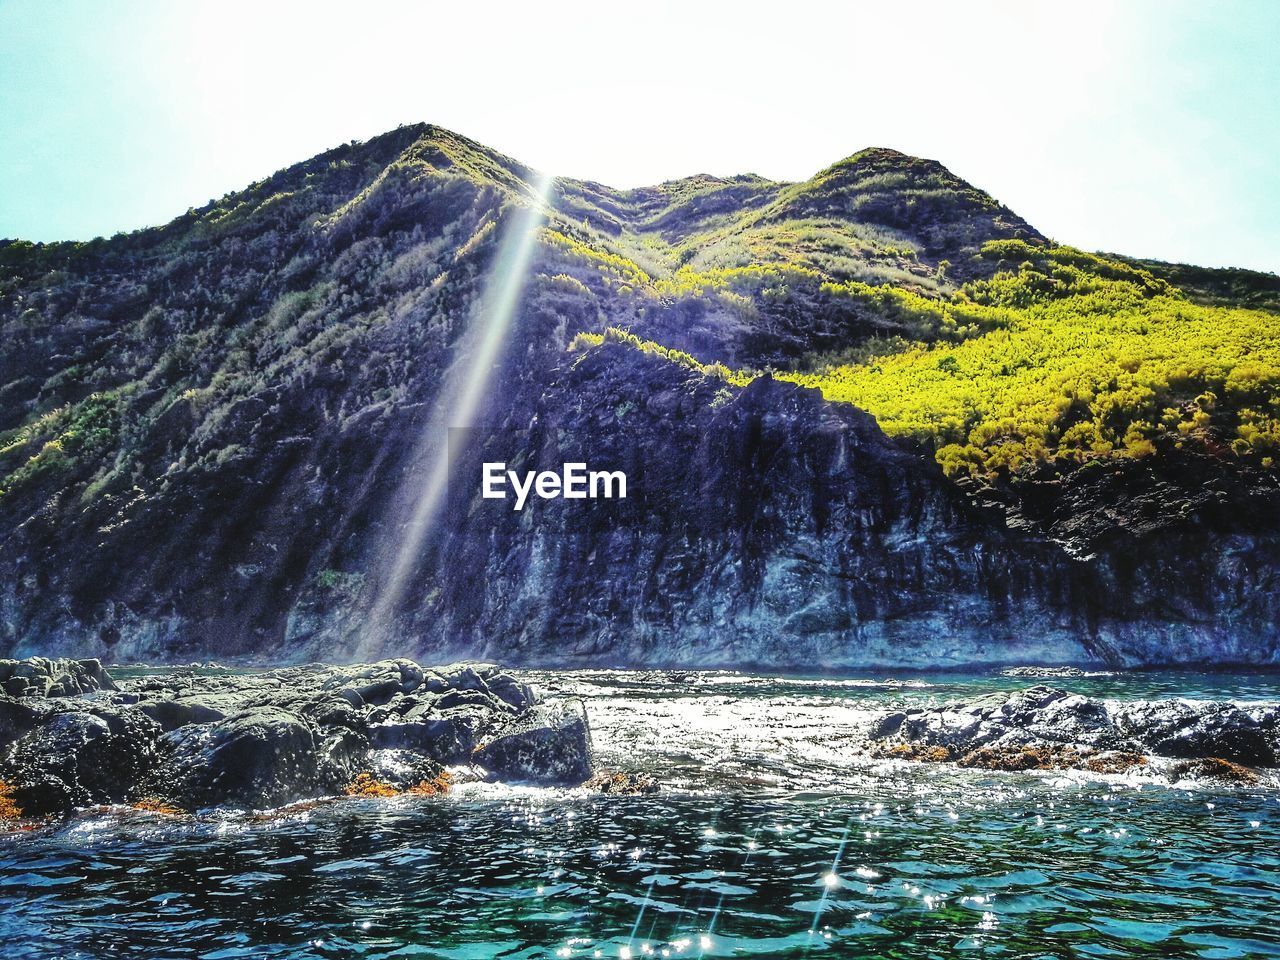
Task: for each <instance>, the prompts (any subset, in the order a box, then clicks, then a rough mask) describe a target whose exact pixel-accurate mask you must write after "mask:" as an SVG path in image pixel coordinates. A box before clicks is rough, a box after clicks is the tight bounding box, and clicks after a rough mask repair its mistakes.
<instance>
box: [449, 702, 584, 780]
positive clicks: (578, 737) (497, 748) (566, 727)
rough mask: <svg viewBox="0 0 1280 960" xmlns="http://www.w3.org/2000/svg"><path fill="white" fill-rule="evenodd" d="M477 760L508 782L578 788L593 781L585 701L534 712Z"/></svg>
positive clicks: (488, 745) (487, 743) (479, 749)
mask: <svg viewBox="0 0 1280 960" xmlns="http://www.w3.org/2000/svg"><path fill="white" fill-rule="evenodd" d="M473 756H474V759H475V761H476V762H477V763H479V764H480V765H481V766H482V767H484V768H485V769H486V770H488V771H490V772H491V773H494V774H497V775H498V776H499V777H501V778H502V779H510V780H523V781H527V782H529V783H542V784H557V785H567V786H576V785H577V784H580V783H583V782H584V781H586V780H588V779H590V777H591V769H592V768H591V731H590V728H589V726H588V724H587V711H586V708H585V707H584V706H583V704H582V701H580V700H573V701H570V702H568V703H564V704H559V705H556V706H554V707H551V706H541V705H539V706H535V707H532V708H531V709H530V710H529V711H527V712H526V713H525V714H523V715H522V716H521V717H520V718H519V719H518V720H517V721H516V722H515V724H513V725H512V726H511V727H510V728H508V729H506V730H504V731H503V732H502V733H499V734H498V735H496V736H494V737H492V738H490V739H489V740H487V741H485V742H484V743H483V744H481V745H480V746H479V747H477V748H476V750H475V753H474V754H473Z"/></svg>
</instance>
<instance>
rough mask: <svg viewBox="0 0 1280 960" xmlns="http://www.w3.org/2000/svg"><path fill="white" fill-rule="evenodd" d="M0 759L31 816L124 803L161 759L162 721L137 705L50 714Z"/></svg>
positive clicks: (3, 776) (0, 773)
mask: <svg viewBox="0 0 1280 960" xmlns="http://www.w3.org/2000/svg"><path fill="white" fill-rule="evenodd" d="M39 721H40V722H39V723H38V724H37V725H36V726H35V727H34V729H32V730H30V731H29V732H28V733H26V734H25V735H23V736H21V737H20V738H19V739H18V740H17V741H16V742H14V743H13V744H12V745H11V746H10V747H9V749H8V750H7V751H5V753H4V757H3V760H0V780H3V781H5V782H6V783H8V784H9V785H10V786H11V787H12V788H13V797H14V800H15V802H16V803H17V804H18V806H19V807H20V808H21V809H22V810H23V811H24V812H25V813H27V814H31V815H42V814H48V813H57V812H63V811H67V810H71V809H73V808H75V807H84V806H89V805H92V804H107V803H121V802H124V801H125V800H127V799H129V798H130V797H131V796H132V794H133V792H134V787H135V785H136V784H138V783H139V782H140V781H142V780H143V779H145V778H146V777H147V775H148V774H150V772H151V771H152V770H153V769H154V767H155V766H156V764H157V762H158V750H157V748H158V742H159V738H160V736H161V730H160V726H159V724H157V723H156V722H155V721H153V720H152V719H151V718H149V717H147V716H145V715H144V714H142V713H141V712H140V711H137V710H134V709H132V708H113V707H109V706H100V707H92V708H89V709H69V710H59V711H56V712H51V713H46V714H44V715H43V716H41V717H40V718H39Z"/></svg>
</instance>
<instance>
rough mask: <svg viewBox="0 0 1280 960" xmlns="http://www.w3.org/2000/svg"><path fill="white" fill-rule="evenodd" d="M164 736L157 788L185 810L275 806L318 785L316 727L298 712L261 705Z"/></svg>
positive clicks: (313, 792)
mask: <svg viewBox="0 0 1280 960" xmlns="http://www.w3.org/2000/svg"><path fill="white" fill-rule="evenodd" d="M164 739H165V746H166V747H167V748H168V752H169V755H168V757H167V758H166V759H165V761H164V763H163V765H162V766H161V769H160V772H159V777H158V778H157V780H158V789H157V792H159V793H161V794H162V795H163V796H164V797H165V798H166V799H171V800H173V801H175V802H176V803H178V804H180V805H181V806H183V807H185V808H187V809H189V810H194V809H200V808H203V807H215V806H223V805H231V806H239V807H248V808H252V809H261V808H264V807H276V806H280V805H281V804H284V803H289V802H290V801H293V800H299V799H301V798H303V797H308V796H315V795H316V794H317V793H318V792H319V790H320V788H321V782H320V781H321V777H320V762H319V754H318V750H317V743H316V733H315V730H314V729H313V728H312V727H311V725H310V724H309V723H307V722H306V721H305V720H303V719H302V718H301V717H299V716H298V715H297V714H293V713H288V712H287V711H284V710H278V709H275V708H273V707H261V708H259V709H256V710H250V711H247V712H245V713H242V714H239V715H237V716H234V717H230V718H228V719H227V720H223V721H220V722H218V723H208V724H192V725H190V726H186V727H180V728H179V729H177V730H175V731H173V732H172V733H167V734H165V737H164Z"/></svg>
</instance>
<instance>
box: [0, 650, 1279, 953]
mask: <svg viewBox="0 0 1280 960" xmlns="http://www.w3.org/2000/svg"><path fill="white" fill-rule="evenodd" d="M531 679H532V680H533V681H534V682H535V683H537V684H538V685H539V686H541V687H542V688H543V689H544V690H546V691H548V692H551V693H560V694H570V693H572V694H577V695H582V696H584V697H586V698H587V701H588V709H589V710H590V712H591V716H592V720H593V732H594V735H595V737H596V740H597V745H598V748H599V752H600V755H601V761H602V763H603V764H604V765H611V766H614V767H625V768H636V767H638V768H640V769H643V770H646V771H648V772H650V773H652V774H655V775H657V776H658V777H659V778H660V780H661V781H662V782H663V785H664V791H663V792H662V793H659V794H656V795H651V796H643V797H624V796H599V795H591V794H588V793H586V792H584V791H554V790H538V789H533V788H521V787H510V786H508V787H502V786H496V785H473V786H469V787H465V788H463V789H461V790H459V791H457V792H455V793H454V794H452V795H450V796H449V797H446V798H442V799H413V800H407V799H392V800H386V799H369V800H364V799H361V800H350V801H344V802H340V803H334V804H324V805H319V806H315V807H312V808H310V809H306V810H299V811H295V812H283V813H280V814H278V815H275V816H269V817H265V818H264V817H251V816H246V815H242V814H231V813H228V814H225V815H221V816H218V817H209V818H204V819H199V820H193V819H174V818H166V817H163V816H159V815H154V814H125V813H116V814H102V813H90V814H85V815H82V816H81V817H78V818H76V819H74V820H72V821H70V822H68V823H65V824H63V825H60V826H56V827H49V828H44V829H40V830H37V831H34V832H31V833H22V834H11V835H8V836H5V837H3V838H2V839H0V943H3V944H4V945H5V952H4V955H5V956H15V957H18V956H22V957H35V958H55V957H56V958H75V957H121V958H123V957H130V958H133V957H166V958H169V957H173V958H186V957H191V958H207V960H230V958H250V957H252V958H259V957H270V958H284V957H288V958H337V957H376V958H393V957H395V958H402V957H414V958H435V957H439V958H453V960H461V958H476V960H479V958H488V957H508V958H532V957H563V958H570V957H577V958H587V957H608V958H621V957H632V958H643V957H724V956H756V957H805V956H814V957H817V956H840V957H844V956H851V957H894V958H904V960H905V958H921V957H969V956H1002V957H1037V958H1039V957H1055V958H1057V957H1161V958H1163V957H1204V958H1229V957H1230V958H1238V957H1264V956H1271V957H1274V956H1277V955H1280V931H1278V928H1277V926H1276V923H1275V919H1274V918H1275V915H1276V910H1277V909H1280V809H1278V807H1277V801H1278V799H1280V794H1278V793H1277V791H1276V790H1275V789H1274V788H1273V787H1270V786H1257V787H1250V788H1245V789H1224V788H1214V787H1211V786H1209V785H1203V784H1185V783H1182V784H1176V785H1169V784H1165V783H1161V782H1159V781H1157V780H1155V779H1153V778H1151V777H1145V778H1144V777H1130V778H1125V777H1105V776H1104V777H1096V776H1086V775H1082V774H1025V775H1000V774H992V773H984V772H982V771H966V770H959V769H956V768H953V767H939V766H927V765H912V764H909V763H904V762H900V761H878V762H877V761H870V760H867V759H866V758H862V757H858V756H856V755H855V754H854V752H853V751H852V750H851V749H850V740H849V737H848V730H849V728H850V727H851V725H853V724H856V723H857V722H858V721H860V720H862V719H865V718H866V716H867V715H868V712H869V711H871V710H874V709H877V708H883V707H888V706H905V705H908V704H920V705H924V704H932V703H937V702H940V701H943V700H949V699H953V698H955V697H957V696H966V695H974V694H978V693H982V692H986V691H988V690H992V689H1008V688H1011V687H1014V686H1018V685H1024V684H1026V683H1031V682H1034V681H1023V680H1011V679H1005V678H978V677H970V678H964V677H954V676H952V677H943V678H934V679H932V680H930V679H913V680H911V681H906V682H897V681H892V680H884V679H880V680H876V679H870V678H868V679H860V680H859V679H854V680H842V681H826V680H780V679H776V678H766V677H751V676H747V675H737V674H709V673H698V674H693V675H691V676H689V677H687V678H682V682H680V683H671V682H669V681H667V680H666V679H665V678H663V677H661V676H660V675H657V674H639V673H626V672H616V671H598V672H583V673H576V674H571V675H565V674H531ZM1056 682H1057V683H1058V684H1059V685H1062V686H1066V687H1068V688H1070V689H1076V690H1080V691H1081V692H1086V693H1090V694H1093V695H1098V696H1108V697H1118V698H1137V697H1149V696H1173V695H1179V696H1192V697H1200V696H1212V697H1231V698H1237V699H1242V700H1255V701H1257V700H1262V701H1274V700H1276V699H1277V695H1278V694H1280V690H1277V684H1276V681H1275V678H1274V677H1267V676H1261V677H1244V676H1225V675H1216V676H1206V675H1186V674H1183V675H1178V674H1147V675H1131V676H1118V677H1093V678H1085V679H1076V680H1062V681H1056Z"/></svg>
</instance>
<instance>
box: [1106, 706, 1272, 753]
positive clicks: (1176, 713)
mask: <svg viewBox="0 0 1280 960" xmlns="http://www.w3.org/2000/svg"><path fill="white" fill-rule="evenodd" d="M1113 720H1114V722H1115V725H1116V727H1117V728H1118V729H1119V730H1120V731H1121V732H1122V733H1124V734H1125V735H1127V736H1129V737H1131V738H1132V739H1133V740H1134V741H1136V742H1137V743H1139V744H1141V745H1142V746H1143V747H1144V748H1145V749H1146V750H1147V751H1148V752H1149V753H1153V754H1155V755H1156V756H1161V757H1176V758H1178V759H1180V760H1193V759H1197V758H1202V757H1218V758H1220V759H1223V760H1229V761H1231V762H1232V763H1241V764H1245V765H1246V766H1250V767H1271V766H1275V763H1276V753H1275V748H1274V747H1273V746H1272V744H1271V742H1270V738H1269V736H1268V731H1267V730H1266V729H1265V728H1264V727H1263V725H1262V724H1260V723H1259V722H1258V721H1257V720H1256V719H1254V718H1253V717H1252V716H1250V715H1249V714H1248V713H1246V712H1245V711H1244V710H1242V709H1240V708H1239V707H1237V706H1236V705H1235V704H1232V703H1219V702H1204V701H1197V700H1153V701H1140V702H1137V703H1129V704H1124V705H1123V706H1121V707H1120V708H1119V709H1117V710H1116V712H1115V714H1114V716H1113Z"/></svg>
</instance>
